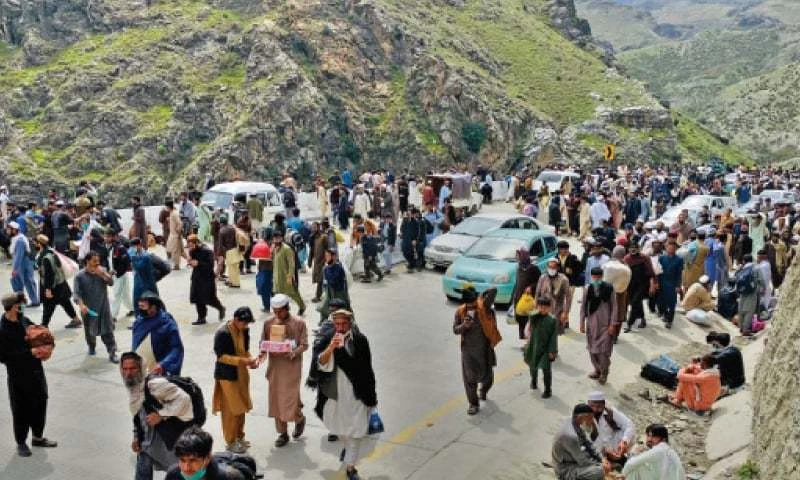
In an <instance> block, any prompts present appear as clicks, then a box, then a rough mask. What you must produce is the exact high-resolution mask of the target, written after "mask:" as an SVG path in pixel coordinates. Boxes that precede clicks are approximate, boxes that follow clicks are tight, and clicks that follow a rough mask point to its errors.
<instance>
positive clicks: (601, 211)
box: [589, 195, 611, 230]
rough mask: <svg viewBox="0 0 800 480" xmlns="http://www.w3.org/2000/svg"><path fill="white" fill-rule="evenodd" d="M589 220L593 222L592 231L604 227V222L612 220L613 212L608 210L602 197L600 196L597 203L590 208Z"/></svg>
mask: <svg viewBox="0 0 800 480" xmlns="http://www.w3.org/2000/svg"><path fill="white" fill-rule="evenodd" d="M589 218H590V219H591V220H592V230H594V229H595V228H599V227H602V226H603V220H605V221H609V220H610V219H611V212H610V211H609V210H608V206H606V202H605V199H604V198H603V196H602V195H598V196H597V201H596V202H594V203H593V204H592V206H591V207H589Z"/></svg>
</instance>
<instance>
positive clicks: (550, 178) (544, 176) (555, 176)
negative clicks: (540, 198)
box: [536, 172, 561, 183]
mask: <svg viewBox="0 0 800 480" xmlns="http://www.w3.org/2000/svg"><path fill="white" fill-rule="evenodd" d="M536 180H539V181H540V182H550V183H559V182H561V174H560V173H555V172H542V173H540V174H539V176H538V177H536Z"/></svg>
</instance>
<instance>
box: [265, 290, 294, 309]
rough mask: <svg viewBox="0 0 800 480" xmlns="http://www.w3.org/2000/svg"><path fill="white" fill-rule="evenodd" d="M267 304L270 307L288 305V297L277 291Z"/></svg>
mask: <svg viewBox="0 0 800 480" xmlns="http://www.w3.org/2000/svg"><path fill="white" fill-rule="evenodd" d="M269 304H270V306H271V307H272V308H283V307H285V306H286V305H289V297H288V296H286V295H284V294H283V293H277V294H275V296H274V297H272V298H271V299H270V301H269Z"/></svg>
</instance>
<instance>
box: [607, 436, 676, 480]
mask: <svg viewBox="0 0 800 480" xmlns="http://www.w3.org/2000/svg"><path fill="white" fill-rule="evenodd" d="M645 433H646V434H647V446H648V447H649V448H650V450H647V451H646V452H643V453H640V454H639V455H636V456H634V457H631V458H630V459H628V461H627V462H626V463H625V467H624V468H623V469H622V475H623V476H624V477H625V479H626V480H683V479H684V478H686V472H685V471H684V469H683V465H682V464H681V459H680V457H678V454H677V453H675V450H673V449H672V446H670V444H669V433H668V432H667V427H665V426H664V425H660V424H651V425H648V426H647V429H645Z"/></svg>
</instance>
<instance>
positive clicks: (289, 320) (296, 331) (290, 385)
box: [260, 293, 308, 447]
mask: <svg viewBox="0 0 800 480" xmlns="http://www.w3.org/2000/svg"><path fill="white" fill-rule="evenodd" d="M271 304H272V312H273V314H274V316H273V317H272V318H271V319H269V320H267V321H266V322H265V323H264V331H263V332H262V334H261V341H266V340H270V338H271V337H272V330H273V326H276V327H277V329H280V330H283V332H284V333H283V339H284V340H288V341H291V342H292V347H291V350H290V351H288V352H269V353H267V352H262V353H261V356H260V360H263V359H264V358H269V363H268V364H267V382H268V383H269V393H268V394H267V407H268V408H267V410H268V413H267V414H268V415H269V416H270V417H272V418H274V419H275V430H276V431H277V432H278V438H277V439H276V440H275V446H276V447H282V446H284V445H286V444H287V443H289V434H288V423H289V422H294V431H293V432H292V438H293V439H295V440H297V439H298V438H300V437H301V436H302V435H303V431H304V430H305V426H306V418H305V417H304V416H303V402H302V401H300V380H301V378H302V376H303V352H305V351H306V350H307V349H308V332H307V331H306V324H305V322H304V321H303V320H302V319H301V318H299V317H296V316H294V315H292V314H291V312H290V311H289V297H287V296H286V295H284V294H282V293H279V294H277V295H275V296H274V297H272V301H271Z"/></svg>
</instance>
